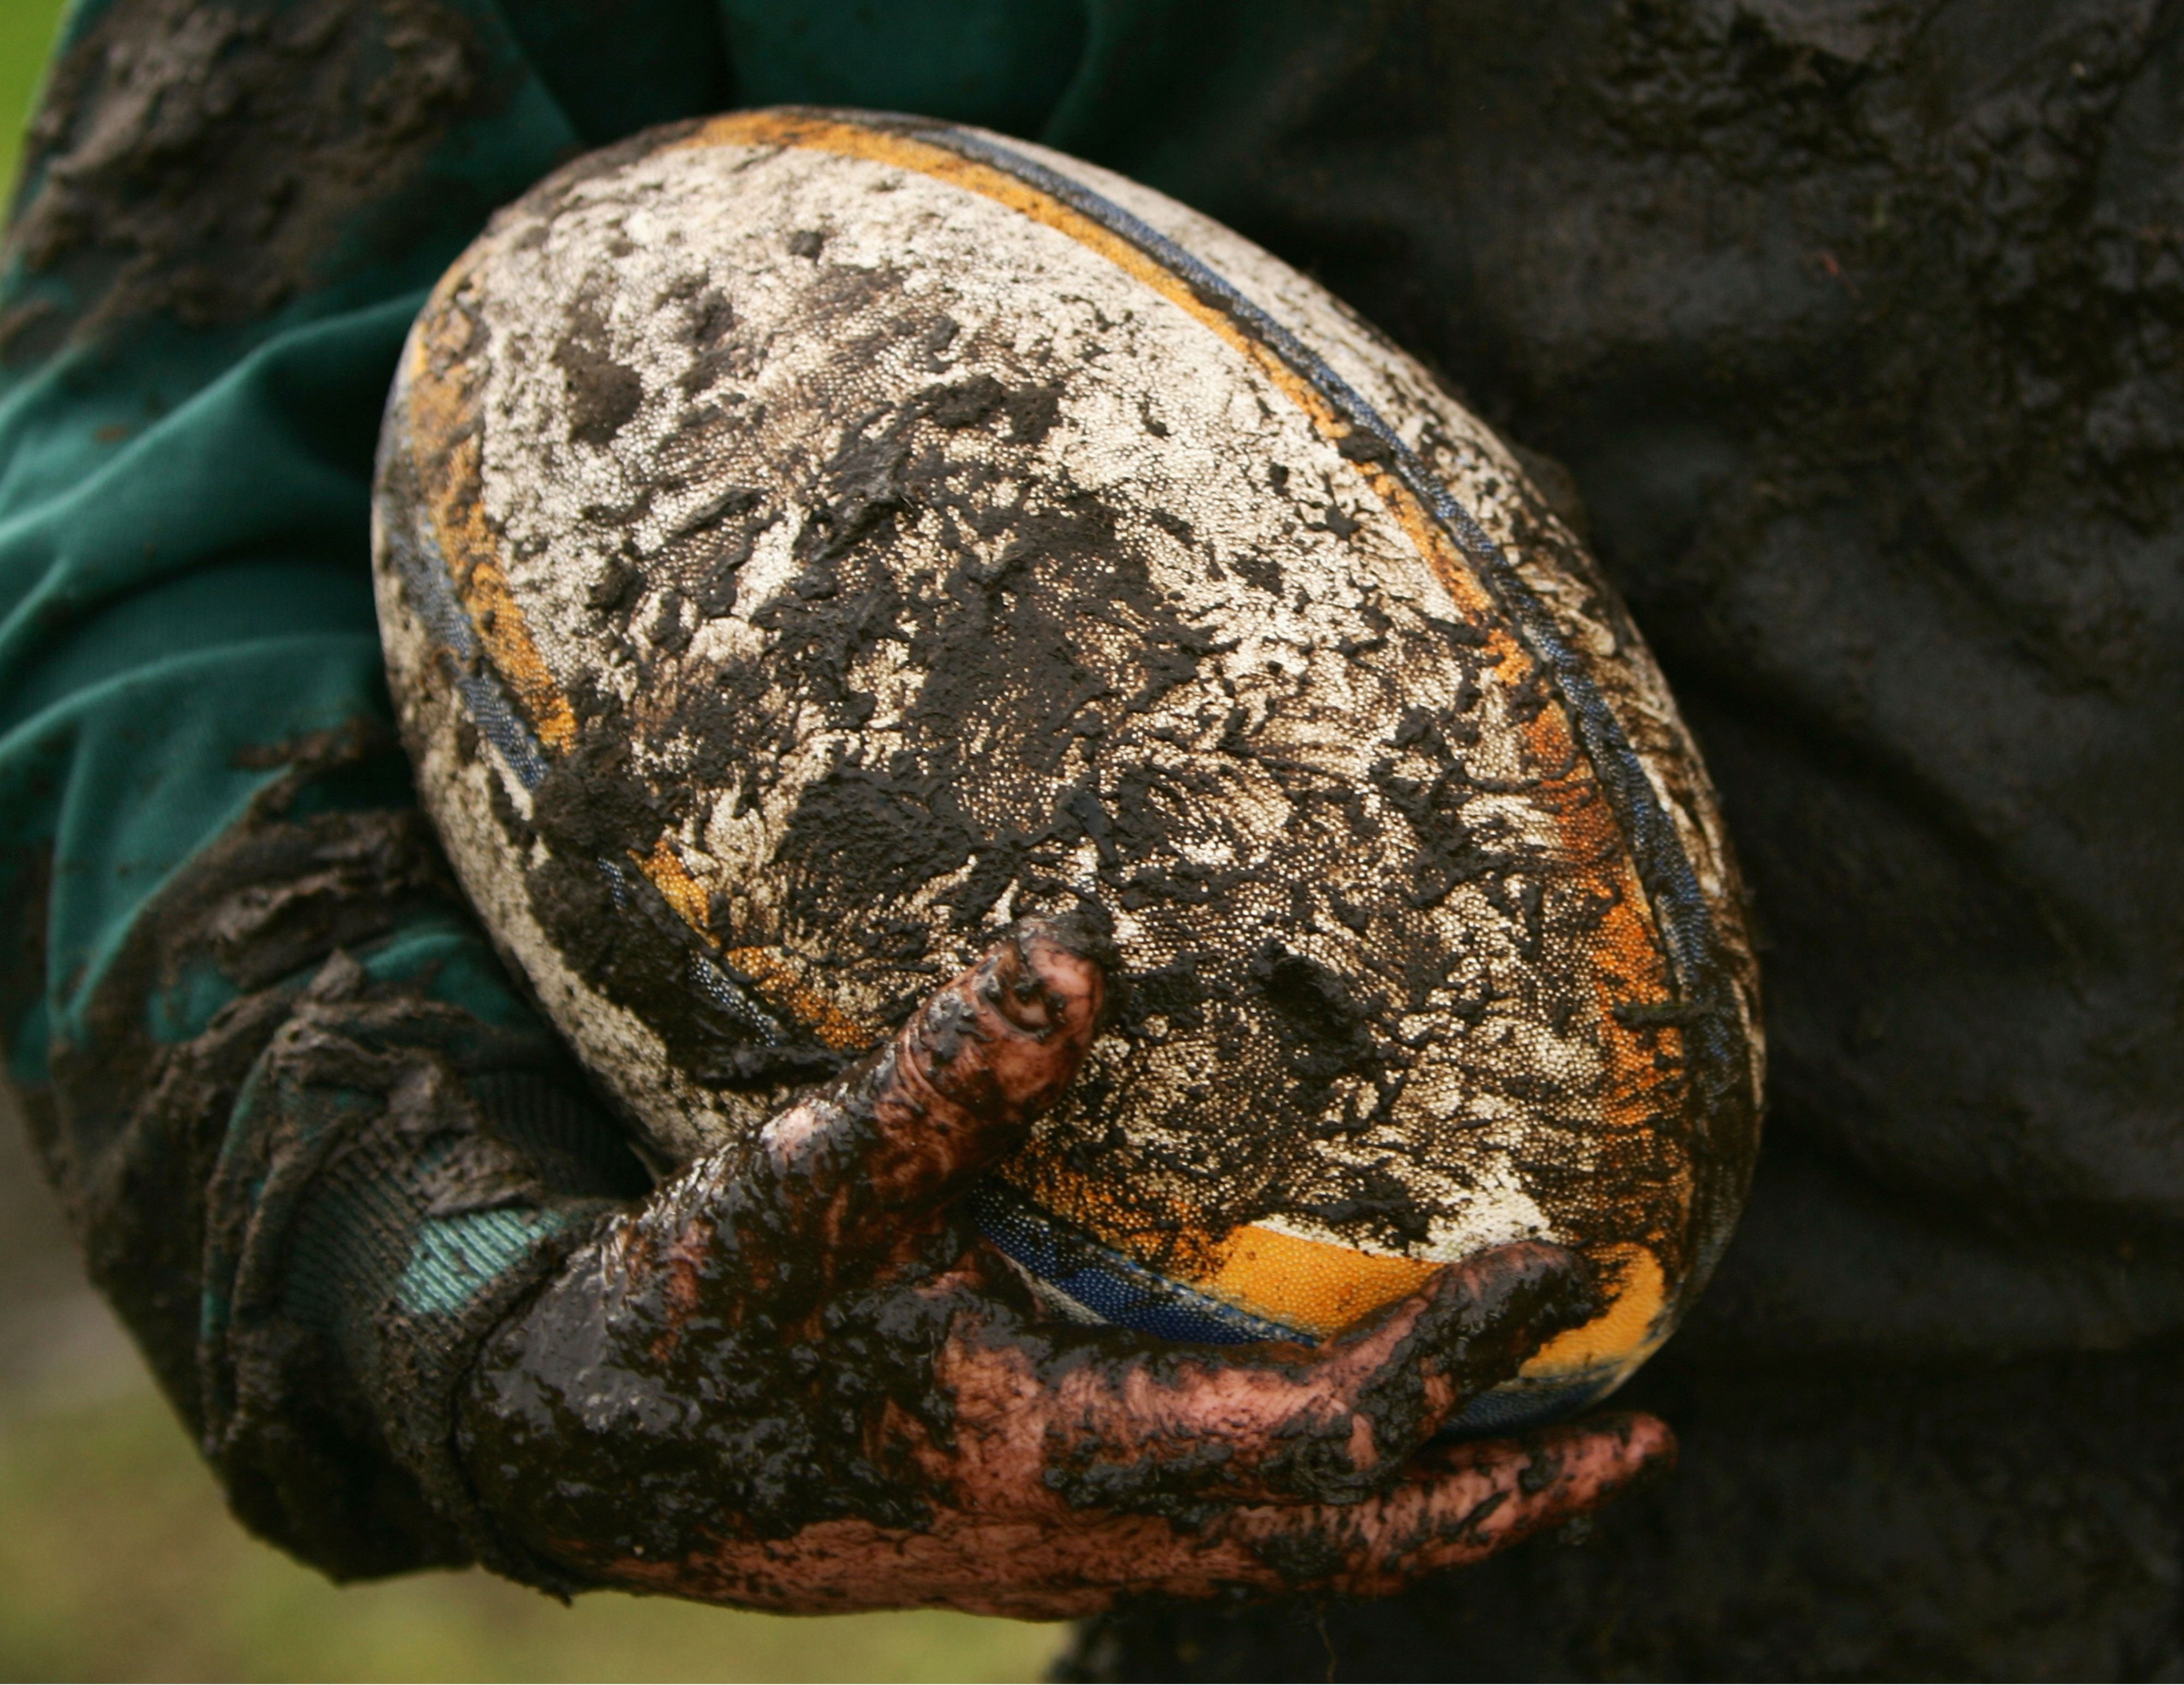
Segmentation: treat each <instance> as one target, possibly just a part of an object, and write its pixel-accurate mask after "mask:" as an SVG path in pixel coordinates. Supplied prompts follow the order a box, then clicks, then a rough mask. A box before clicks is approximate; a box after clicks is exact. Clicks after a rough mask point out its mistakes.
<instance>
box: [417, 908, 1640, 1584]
mask: <svg viewBox="0 0 2184 1685" xmlns="http://www.w3.org/2000/svg"><path fill="white" fill-rule="evenodd" d="M1103 987H1104V981H1103V978H1102V975H1101V973H1100V968H1099V966H1098V964H1097V963H1096V962H1095V961H1094V960H1093V959H1092V958H1090V957H1089V956H1088V954H1087V952H1086V951H1085V945H1084V943H1083V942H1081V941H1080V940H1078V939H1077V938H1076V936H1075V935H1074V933H1073V931H1072V930H1071V929H1069V928H1068V927H1067V925H1061V924H1051V923H1040V922H1033V923H1026V924H1024V925H1022V926H1020V927H1018V928H1017V930H1016V931H1014V932H1013V933H1012V934H1011V935H1009V936H1006V937H1005V938H1004V939H1003V940H1001V941H1000V942H999V943H998V944H996V946H995V947H994V948H993V949H991V950H990V951H989V952H988V953H987V955H986V956H985V957H984V958H983V959H982V960H981V961H980V962H979V963H978V964H977V965H976V966H974V967H972V968H971V969H970V970H969V971H967V972H966V973H964V974H962V975H961V976H960V977H958V978H956V979H954V980H953V981H952V982H950V983H949V984H948V985H945V986H944V987H943V988H941V989H940V990H937V991H936V992H935V993H934V994H933V996H931V997H930V998H929V999H928V1002H926V1003H925V1005H924V1006H923V1007H922V1008H921V1009H920V1011H919V1012H918V1013H917V1014H916V1015H915V1016H913V1017H912V1018H911V1020H910V1022H909V1023H908V1024H906V1025H905V1027H904V1028H903V1029H902V1030H901V1031H900V1033H899V1034H898V1035H896V1036H894V1038H893V1040H891V1041H889V1043H888V1044H887V1045H886V1046H883V1047H882V1048H880V1049H879V1050H877V1052H874V1053H872V1055H870V1056H869V1057H866V1059H864V1060H863V1061H862V1062H861V1063H858V1064H857V1065H855V1066H854V1067H852V1068H850V1070H848V1071H847V1072H845V1073H844V1074H842V1075H841V1076H840V1077H838V1078H837V1079H836V1080H833V1081H832V1082H829V1083H827V1084H826V1085H823V1086H822V1087H821V1088H819V1089H817V1090H816V1091H813V1092H812V1093H811V1095H809V1096H806V1097H805V1098H804V1099H802V1100H799V1101H798V1102H795V1103H794V1104H792V1105H790V1106H789V1107H788V1108H785V1109H784V1110H783V1112H781V1113H779V1114H778V1115H777V1116H776V1117H775V1118H774V1119H772V1121H771V1122H770V1123H769V1124H767V1125H766V1128H765V1129H764V1130H762V1131H761V1132H760V1135H758V1137H757V1138H756V1140H755V1141H753V1142H752V1143H751V1144H750V1145H749V1146H748V1147H739V1148H730V1149H724V1150H722V1151H721V1152H716V1153H714V1154H712V1155H710V1156H709V1157H707V1158H704V1159H701V1160H699V1161H698V1162H697V1163H694V1164H692V1165H691V1166H690V1167H689V1168H688V1169H686V1170H684V1171H683V1172H682V1173H681V1174H679V1175H677V1176H676V1177H675V1178H674V1179H672V1180H670V1181H667V1182H666V1183H665V1184H663V1185H662V1186H660V1188H658V1189H657V1190H656V1191H655V1192H654V1193H653V1195H652V1196H651V1197H649V1199H648V1200H647V1201H646V1202H644V1203H643V1205H642V1206H641V1207H639V1208H637V1209H635V1210H633V1211H632V1212H631V1213H629V1214H626V1215H623V1216H621V1217H619V1218H617V1219H615V1220H614V1221H613V1222H612V1224H611V1225H610V1227H609V1228H608V1229H607V1230H606V1231H605V1232H604V1234H603V1235H602V1236H600V1237H599V1239H597V1240H596V1241H594V1242H593V1243H592V1244H591V1245H590V1246H588V1247H586V1248H584V1249H583V1250H582V1251H581V1252H579V1253H577V1255H576V1257H575V1258H573V1259H572V1260H571V1263H570V1264H569V1266H568V1267H567V1269H565V1271H564V1272H563V1273H562V1274H561V1275H560V1276H559V1277H558V1278H557V1279H556V1280H554V1282H553V1283H552V1285H550V1286H549V1287H548V1288H547V1290H546V1291H545V1292H543V1294H542V1295H541V1296H540V1297H538V1298H537V1299H536V1300H535V1301H533V1302H532V1304H531V1306H530V1307H529V1308H528V1309H527V1310H526V1311H525V1312H524V1313H522V1314H520V1315H519V1316H517V1317H516V1318H515V1319H514V1320H512V1321H511V1322H510V1323H509V1324H508V1325H505V1326H504V1328H503V1329H502V1330H501V1331H500V1332H499V1334H498V1335H497V1336H495V1338H494V1339H493V1341H492V1342H489V1343H488V1345H487V1349H486V1352H485V1353H484V1355H483V1357H482V1359H481V1361H480V1364H479V1367H478V1370H477V1371H476V1375H474V1377H473V1379H472V1381H471V1386H470V1387H469V1390H468V1393H467V1397H466V1399H465V1404H464V1408H463V1414H462V1422H461V1427H460V1440H461V1445H462V1448H463V1452H464V1455H465V1459H466V1462H467V1465H468V1467H469V1469H470V1471H471V1476H472V1478H473V1480H474V1481H475V1482H476V1487H477V1489H478V1493H479V1495H480V1497H481V1498H482V1500H483V1502H484V1503H485V1504H486V1506H487V1509H489V1510H490V1511H491V1512H492V1514H493V1515H494V1516H495V1517H496V1519H497V1520H499V1523H500V1525H501V1526H504V1527H505V1528H506V1529H507V1530H508V1531H509V1532H510V1533H511V1534H512V1535H514V1536H515V1537H516V1538H518V1539H519V1540H521V1543H524V1544H525V1545H526V1547H528V1548H530V1549H532V1550H534V1551H536V1552H538V1554H541V1555H543V1556H544V1557H546V1558H548V1559H551V1560H553V1561H555V1562H557V1563H560V1564H561V1565H565V1566H566V1567H568V1568H571V1569H574V1570H576V1571H579V1572H581V1573H583V1574H587V1575H589V1576H593V1577H595V1578H597V1579H599V1580H601V1581H604V1582H614V1583H620V1584H622V1585H625V1586H627V1587H632V1589H638V1588H642V1589H647V1590H652V1591H657V1592H666V1593H674V1594H676V1595H679V1596H684V1597H689V1598H694V1599H703V1600H706V1601H711V1602H718V1603H731V1604H749V1605H757V1606H762V1607H767V1608H772V1609H779V1610H794V1611H799V1612H806V1613H818V1612H831V1611H838V1610H854V1609H873V1608H889V1607H903V1606H911V1605H933V1604H938V1605H944V1606H947V1607H951V1608H956V1609H961V1610H971V1611H974V1612H977V1613H981V1614H995V1615H1017V1616H1021V1617H1028V1618H1040V1619H1051V1618H1059V1617H1063V1616H1072V1615H1087V1614H1092V1613H1095V1612H1097V1611H1099V1610H1104V1609H1106V1608H1107V1607H1109V1606H1110V1605H1111V1604H1112V1603H1113V1602H1114V1601H1115V1600H1116V1599H1117V1598H1118V1597H1121V1596H1123V1595H1124V1594H1128V1593H1154V1592H1157V1593H1166V1594H1168V1595H1172V1596H1184V1597H1190V1596H1206V1595H1211V1594H1212V1593H1216V1592H1219V1591H1223V1590H1227V1589H1233V1588H1244V1589H1249V1590H1258V1591H1265V1592H1275V1591H1297V1590H1323V1591H1329V1592H1339V1593H1351V1594H1359V1593H1363V1594H1372V1593H1384V1592H1388V1591H1391V1590H1394V1589H1395V1588H1396V1587H1399V1586H1401V1585H1402V1584H1404V1583H1406V1582H1408V1581H1410V1580H1412V1579H1413V1578H1415V1577H1417V1576H1419V1575H1421V1574H1424V1573H1426V1572H1429V1571H1433V1570H1435V1569H1440V1568H1446V1567H1451V1566H1455V1565H1461V1564H1463V1563H1468V1562H1473V1561H1476V1560H1478V1559H1481V1558H1483V1557H1485V1556H1488V1555H1490V1554H1492V1553H1493V1552H1495V1551H1496V1550H1498V1549H1501V1548H1503V1547H1505V1546H1507V1545H1509V1544H1512V1543H1515V1542H1517V1541H1518V1540H1519V1539H1522V1538H1524V1537H1528V1536H1529V1535H1530V1534H1532V1533H1535V1532H1539V1531H1540V1530H1541V1529H1542V1528H1545V1527H1551V1526H1556V1525H1557V1524H1558V1523H1560V1522H1562V1521H1564V1520H1568V1519H1569V1518H1571V1517H1572V1516H1574V1515H1578V1514H1580V1513H1582V1512H1584V1511H1585V1510H1588V1509H1591V1508H1593V1507H1595V1506H1596V1505H1597V1504H1600V1503H1602V1501H1604V1500H1605V1499H1606V1498H1608V1497H1610V1496H1612V1495H1613V1493H1615V1492H1616V1491H1618V1490H1619V1489H1620V1488H1621V1487H1624V1486H1626V1485H1628V1484H1629V1483H1630V1481H1632V1480H1633V1479H1634V1478H1635V1477H1636V1476H1639V1475H1640V1474H1641V1473H1643V1472H1644V1471H1645V1470H1647V1469H1649V1468H1651V1467H1652V1466H1655V1465H1659V1464H1662V1463H1663V1462H1665V1461H1666V1460H1667V1459H1669V1458H1670V1457H1671V1456H1672V1455H1673V1453H1674V1442H1673V1439H1672V1437H1671V1436H1670V1435H1669V1430H1668V1429H1667V1427H1666V1426H1663V1424H1662V1423H1661V1422H1659V1421H1658V1420H1655V1419H1654V1418H1652V1417H1649V1416H1644V1415H1629V1414H1625V1415H1613V1416H1605V1417H1596V1418H1593V1419H1591V1420H1586V1421H1584V1422H1580V1423H1574V1424H1570V1425H1568V1426H1558V1427H1553V1428H1548V1429H1544V1430H1541V1431H1536V1432H1534V1433H1530V1434H1528V1435H1525V1436H1524V1437H1521V1438H1516V1439H1502V1440H1491V1441H1482V1442H1470V1443H1460V1444H1446V1443H1440V1444H1431V1445H1429V1441H1430V1440H1432V1438H1433V1437H1434V1435H1435V1433H1436V1431H1438V1430H1439V1429H1440V1426H1441V1425H1442V1424H1443V1423H1444V1422H1446V1421H1447V1420H1451V1418H1452V1417H1453V1416H1454V1415H1456V1414H1457V1413H1459V1412H1460V1411H1461V1410H1462V1409H1463V1407H1464V1405H1465V1404H1466V1403H1468V1401H1469V1400H1470V1399H1472V1398H1475V1397H1476V1396H1477V1395H1478V1394H1479V1393H1480V1392H1483V1391H1485V1389H1487V1388H1489V1387H1490V1386H1494V1385H1496V1384H1497V1383H1499V1382H1500V1381H1503V1380H1505V1379H1507V1377H1508V1376H1509V1375H1511V1374H1513V1372H1514V1371H1515V1370H1516V1368H1517V1367H1518V1364H1521V1363H1522V1362H1523V1361H1524V1359H1525V1358H1526V1357H1528V1356H1529V1354H1530V1353H1532V1352H1533V1351H1534V1350H1535V1349H1536V1348H1537V1347H1538V1346H1539V1345H1540V1344H1541V1342H1543V1341H1544V1340H1546V1338H1548V1337H1550V1336H1552V1335H1554V1334H1556V1333H1557V1332H1559V1331H1562V1330H1563V1329H1565V1328H1568V1327H1571V1326H1574V1325H1577V1324H1579V1323H1581V1322H1583V1321H1585V1320H1586V1319H1587V1318H1588V1317H1589V1316H1590V1315H1591V1314H1592V1313H1593V1310H1594V1308H1595V1301H1594V1297H1593V1294H1592V1290H1591V1282H1590V1279H1589V1276H1588V1275H1587V1273H1586V1271H1585V1267H1584V1265H1583V1264H1582V1262H1581V1261H1580V1259H1578V1258H1576V1257H1575V1256H1574V1254H1572V1253H1568V1252H1566V1251H1563V1249H1561V1248H1559V1247H1552V1246H1546V1245H1541V1244H1530V1243H1528V1244H1522V1245H1517V1246H1511V1247H1502V1248H1501V1249H1499V1250H1497V1251H1495V1252H1492V1253H1485V1254H1483V1255H1481V1256H1479V1257H1478V1258H1473V1259H1470V1260H1468V1261H1467V1262H1465V1263H1463V1264H1457V1265H1452V1266H1451V1267H1450V1268H1448V1269H1444V1270H1443V1271H1442V1272H1440V1275H1437V1276H1435V1278H1433V1280H1430V1281H1429V1283H1428V1284H1427V1285H1426V1286H1424V1288H1423V1289H1421V1291H1420V1292H1418V1293H1417V1294H1415V1295H1414V1296H1412V1297H1410V1298H1408V1299H1407V1300H1405V1301H1403V1302H1402V1303H1399V1304H1397V1305H1396V1306H1394V1307H1392V1308H1390V1309H1388V1310H1387V1311H1385V1313H1383V1314H1380V1315H1379V1316H1378V1317H1377V1318H1375V1319H1374V1320H1372V1321H1370V1322H1369V1323H1368V1324H1367V1325H1363V1326H1362V1327H1360V1328H1358V1329H1356V1330H1353V1331H1351V1332H1350V1333H1348V1334H1346V1335H1345V1336H1342V1337H1340V1338H1339V1339H1335V1340H1333V1341H1330V1342H1327V1343H1326V1344H1325V1345H1323V1346H1322V1347H1318V1348H1317V1349H1314V1348H1308V1347H1301V1346H1279V1345H1267V1346H1258V1347H1190V1346H1178V1345H1172V1344H1168V1343H1166V1342H1160V1341H1156V1340H1154V1339H1151V1338H1149V1337H1147V1336H1141V1335H1138V1334H1134V1333H1130V1332H1128V1331H1123V1330H1120V1329H1092V1328H1084V1327H1080V1326H1078V1325H1074V1324H1069V1323H1064V1322H1061V1321H1060V1320H1057V1319H1056V1318H1053V1317H1051V1316H1050V1315H1048V1314H1045V1313H1044V1312H1042V1311H1041V1310H1040V1309H1039V1308H1038V1307H1037V1305H1036V1304H1035V1303H1034V1301H1033V1300H1032V1298H1031V1297H1030V1295H1029V1293H1028V1290H1027V1289H1025V1287H1024V1286H1022V1283H1021V1281H1020V1280H1017V1278H1016V1277H1015V1276H1014V1275H1013V1274H1012V1273H1011V1270H1010V1269H1009V1268H1008V1266H1007V1265H1006V1264H1005V1263H1004V1262H1002V1261H1001V1260H1000V1258H999V1257H998V1255H997V1254H995V1253H993V1252H991V1251H990V1250H989V1248H987V1247H985V1246H984V1245H983V1242H981V1241H979V1240H978V1238H977V1236H976V1235H975V1233H974V1232H973V1231H972V1230H971V1228H970V1227H969V1225H967V1223H966V1222H965V1221H964V1220H963V1219H961V1218H960V1217H959V1216H957V1215H956V1214H955V1213H954V1212H953V1211H952V1210H951V1209H950V1202H951V1201H952V1200H953V1199H954V1197H956V1195H958V1194H959V1193H961V1191H963V1190H964V1189H965V1187H966V1186H968V1185H969V1183H970V1182H971V1181H972V1180H974V1179H975V1178H976V1177H977V1176H978V1174H980V1173H981V1172H983V1170H985V1169H987V1168H989V1166H991V1165H992V1164H994V1163H995V1162H996V1161H997V1160H999V1159H1000V1158H1002V1157H1004V1156H1006V1154H1007V1153H1008V1152H1009V1151H1010V1150H1011V1148H1013V1147H1015V1146H1016V1145H1017V1142H1018V1141H1021V1140H1022V1136H1023V1135H1024V1132H1025V1130H1026V1129H1027V1128H1028V1125H1029V1124H1030V1122H1031V1120H1032V1119H1034V1117H1035V1116H1037V1114H1038V1113H1039V1111H1040V1110H1041V1109H1042V1108H1045V1107H1046V1106H1048V1105H1050V1104H1051V1103H1052V1102H1053V1101H1054V1100H1055V1099H1056V1097H1057V1096H1059V1095H1060V1094H1061V1091H1063V1089H1064V1088H1065V1087H1067V1085H1068V1083H1069V1081H1070V1080H1071V1078H1072V1077H1073V1075H1074V1074H1075V1072H1076V1069H1077V1067H1078V1063H1079V1061H1080V1060H1081V1059H1082V1058H1083V1057H1084V1051H1085V1049H1086V1047H1087V1046H1089V1043H1090V1041H1091V1039H1092V1035H1093V1033H1094V1028H1095V1024H1096V1021H1097V1019H1098V1018H1099V1014H1100V1005H1101V1000H1102V992H1103Z"/></svg>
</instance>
